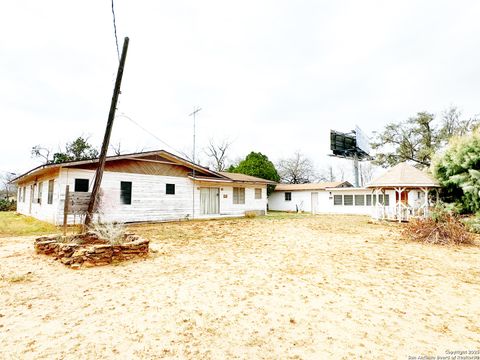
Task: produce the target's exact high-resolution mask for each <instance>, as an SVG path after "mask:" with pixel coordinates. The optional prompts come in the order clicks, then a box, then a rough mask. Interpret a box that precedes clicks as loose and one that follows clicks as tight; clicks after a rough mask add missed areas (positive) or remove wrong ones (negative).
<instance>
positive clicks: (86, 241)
mask: <svg viewBox="0 0 480 360" xmlns="http://www.w3.org/2000/svg"><path fill="white" fill-rule="evenodd" d="M148 246H149V241H148V240H144V239H142V238H140V237H139V236H138V235H133V234H125V236H124V239H123V240H122V241H121V242H120V243H119V244H110V243H108V241H106V240H103V239H100V238H99V237H98V236H97V235H96V234H93V233H86V234H80V235H72V236H69V237H62V236H50V237H49V236H42V237H39V238H37V239H36V240H35V244H34V247H35V252H36V253H37V254H44V255H50V256H54V257H55V259H56V260H60V261H61V262H62V263H63V264H65V265H69V266H71V267H73V268H79V267H80V266H82V265H83V266H100V265H108V264H110V263H112V262H114V261H123V260H129V259H133V258H136V257H145V256H147V255H148Z"/></svg>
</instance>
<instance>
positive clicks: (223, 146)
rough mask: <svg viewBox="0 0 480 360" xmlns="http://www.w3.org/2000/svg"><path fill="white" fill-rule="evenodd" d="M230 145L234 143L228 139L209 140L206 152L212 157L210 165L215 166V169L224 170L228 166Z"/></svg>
mask: <svg viewBox="0 0 480 360" xmlns="http://www.w3.org/2000/svg"><path fill="white" fill-rule="evenodd" d="M230 145H232V143H231V142H230V141H229V140H228V139H224V140H222V141H221V142H220V143H215V141H213V139H210V140H209V142H208V146H207V148H206V149H205V150H204V152H205V154H206V155H207V156H208V157H209V158H210V162H209V165H211V166H213V168H214V169H215V171H224V170H225V168H226V167H227V165H226V162H227V160H228V159H227V150H228V149H229V147H230Z"/></svg>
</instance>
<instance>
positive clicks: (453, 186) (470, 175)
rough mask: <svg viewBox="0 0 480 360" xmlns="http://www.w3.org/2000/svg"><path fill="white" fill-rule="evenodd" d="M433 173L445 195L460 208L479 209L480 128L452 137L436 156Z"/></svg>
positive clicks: (470, 210)
mask: <svg viewBox="0 0 480 360" xmlns="http://www.w3.org/2000/svg"><path fill="white" fill-rule="evenodd" d="M433 174H434V175H435V177H436V178H437V179H438V180H439V181H440V184H441V185H442V186H443V189H442V198H443V199H444V200H445V201H447V202H454V203H455V204H456V206H457V208H458V210H459V211H460V212H479V211H480V129H478V130H476V131H474V132H473V133H472V134H471V135H467V136H462V137H456V138H452V140H451V141H450V143H449V145H448V148H447V150H446V151H445V153H444V154H443V155H442V156H439V157H438V158H436V159H435V161H434V164H433Z"/></svg>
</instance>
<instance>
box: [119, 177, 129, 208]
mask: <svg viewBox="0 0 480 360" xmlns="http://www.w3.org/2000/svg"><path fill="white" fill-rule="evenodd" d="M120 202H121V203H122V204H125V205H131V204H132V182H131V181H120Z"/></svg>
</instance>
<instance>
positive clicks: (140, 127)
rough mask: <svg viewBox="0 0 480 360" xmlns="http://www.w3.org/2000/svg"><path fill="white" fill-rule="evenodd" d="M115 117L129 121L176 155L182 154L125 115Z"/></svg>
mask: <svg viewBox="0 0 480 360" xmlns="http://www.w3.org/2000/svg"><path fill="white" fill-rule="evenodd" d="M116 117H124V118H125V119H127V120H129V121H131V122H132V123H133V124H135V125H137V126H138V127H139V128H140V129H142V130H143V131H145V132H146V133H147V134H149V135H150V136H152V137H153V138H155V139H156V140H158V141H159V142H161V143H162V144H164V145H165V146H167V147H169V148H170V149H172V150H173V151H175V152H176V153H177V154H182V155H184V154H183V152H182V151H180V150H177V149H175V148H174V147H173V146H171V145H169V144H168V143H166V142H165V141H163V140H162V139H160V138H159V137H158V136H157V135H155V134H154V133H152V132H151V131H149V130H147V129H146V128H145V127H143V126H142V125H140V124H139V123H138V122H136V121H135V120H133V119H132V118H131V117H130V116H127V115H125V114H123V113H122V114H118V115H117V116H116Z"/></svg>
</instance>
